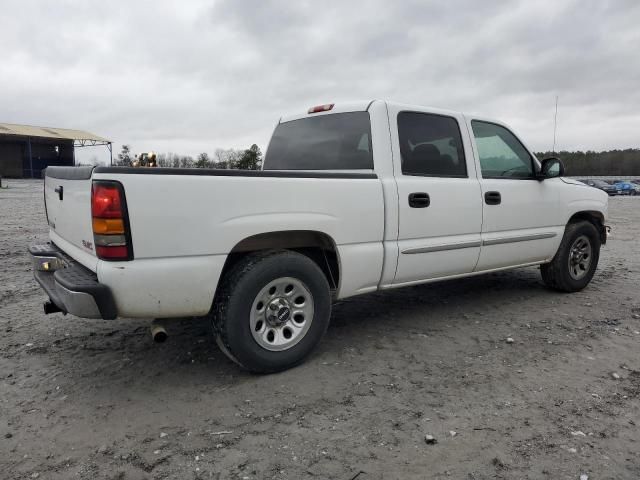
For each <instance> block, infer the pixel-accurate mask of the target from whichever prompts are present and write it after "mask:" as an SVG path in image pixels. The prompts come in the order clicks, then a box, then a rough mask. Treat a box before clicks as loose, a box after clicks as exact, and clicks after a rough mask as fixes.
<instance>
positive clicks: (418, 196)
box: [409, 192, 431, 208]
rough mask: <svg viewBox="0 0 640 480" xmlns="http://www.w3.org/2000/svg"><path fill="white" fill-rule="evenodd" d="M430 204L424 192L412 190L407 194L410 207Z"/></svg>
mask: <svg viewBox="0 0 640 480" xmlns="http://www.w3.org/2000/svg"><path fill="white" fill-rule="evenodd" d="M429 205H431V199H430V198H429V194H428V193H425V192H414V193H410V194H409V206H410V207H411V208H426V207H428V206H429Z"/></svg>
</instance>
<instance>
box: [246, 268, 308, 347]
mask: <svg viewBox="0 0 640 480" xmlns="http://www.w3.org/2000/svg"><path fill="white" fill-rule="evenodd" d="M313 312H314V309H313V296H312V295H311V292H310V291H309V288H308V287H307V286H306V285H305V284H304V283H303V282H302V281H300V280H298V279H297V278H293V277H282V278H278V279H276V280H272V281H271V282H269V283H268V284H267V285H265V286H264V287H263V288H262V290H260V292H258V295H256V298H255V299H254V301H253V304H252V305H251V315H250V322H249V323H250V327H251V335H253V339H254V340H255V341H256V343H257V344H258V345H260V346H261V347H262V348H264V349H266V350H270V351H273V352H281V351H283V350H288V349H289V348H291V347H293V346H294V345H296V344H297V343H298V342H300V340H302V339H303V338H304V336H305V335H306V333H307V332H308V331H309V327H311V322H312V321H313Z"/></svg>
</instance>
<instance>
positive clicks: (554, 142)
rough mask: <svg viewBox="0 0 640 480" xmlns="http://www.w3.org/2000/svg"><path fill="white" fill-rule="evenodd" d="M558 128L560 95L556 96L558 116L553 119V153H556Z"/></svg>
mask: <svg viewBox="0 0 640 480" xmlns="http://www.w3.org/2000/svg"><path fill="white" fill-rule="evenodd" d="M557 128H558V95H556V114H555V115H554V117H553V148H552V149H551V151H552V152H553V153H556V130H557Z"/></svg>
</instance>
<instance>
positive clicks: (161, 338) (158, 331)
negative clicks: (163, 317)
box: [151, 323, 169, 343]
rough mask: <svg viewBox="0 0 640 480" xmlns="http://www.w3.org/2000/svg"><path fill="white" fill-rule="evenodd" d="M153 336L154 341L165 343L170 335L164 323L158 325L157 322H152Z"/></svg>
mask: <svg viewBox="0 0 640 480" xmlns="http://www.w3.org/2000/svg"><path fill="white" fill-rule="evenodd" d="M151 338H153V341H154V342H156V343H164V342H166V340H167V338H169V335H168V334H167V331H166V330H165V328H164V327H163V326H162V325H158V324H157V323H152V324H151Z"/></svg>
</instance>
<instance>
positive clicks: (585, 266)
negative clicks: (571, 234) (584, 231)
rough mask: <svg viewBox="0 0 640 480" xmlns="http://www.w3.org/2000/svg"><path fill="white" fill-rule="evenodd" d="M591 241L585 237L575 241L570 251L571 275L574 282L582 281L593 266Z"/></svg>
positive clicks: (582, 236)
mask: <svg viewBox="0 0 640 480" xmlns="http://www.w3.org/2000/svg"><path fill="white" fill-rule="evenodd" d="M591 257H592V248H591V241H590V240H589V238H587V237H586V236H585V235H580V236H579V237H578V238H576V239H575V241H574V242H573V244H572V245H571V248H570V249H569V275H570V276H571V278H573V279H574V280H581V279H582V278H583V277H584V276H585V275H586V274H587V273H588V272H589V267H590V266H591Z"/></svg>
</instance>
